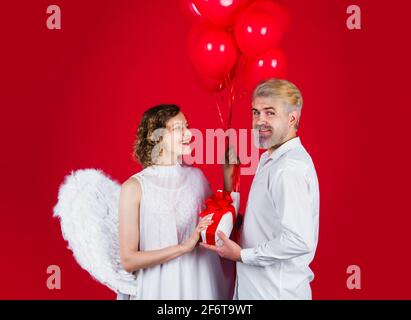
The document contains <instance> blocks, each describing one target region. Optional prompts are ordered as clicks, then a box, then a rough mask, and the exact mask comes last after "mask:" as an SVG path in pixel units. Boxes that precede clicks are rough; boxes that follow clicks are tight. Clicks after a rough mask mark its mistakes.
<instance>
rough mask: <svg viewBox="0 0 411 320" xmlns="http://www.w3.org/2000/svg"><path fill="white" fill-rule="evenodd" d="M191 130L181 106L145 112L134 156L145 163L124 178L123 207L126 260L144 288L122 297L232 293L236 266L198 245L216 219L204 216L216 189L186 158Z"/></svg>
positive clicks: (123, 255) (122, 242)
mask: <svg viewBox="0 0 411 320" xmlns="http://www.w3.org/2000/svg"><path fill="white" fill-rule="evenodd" d="M191 137H192V134H191V132H190V130H189V128H188V124H187V120H186V118H185V116H184V114H183V113H182V112H181V110H180V108H179V107H178V106H176V105H159V106H156V107H153V108H151V109H149V110H147V111H146V112H145V113H144V115H143V118H142V120H141V123H140V125H139V128H138V133H137V137H136V141H135V144H134V155H135V157H136V159H137V160H138V161H139V162H140V163H141V164H142V165H143V167H144V169H143V170H142V171H140V172H139V173H137V174H135V175H133V176H131V177H130V178H129V179H128V180H127V181H125V182H124V183H123V185H122V189H121V194H120V207H119V223H120V225H119V230H120V232H119V233H120V239H119V240H120V257H121V262H122V265H123V267H124V269H126V270H127V271H129V272H137V273H138V274H137V279H138V293H137V295H135V296H119V297H118V299H124V298H125V299H138V300H141V299H152V300H156V299H171V300H177V299H213V300H214V299H231V298H232V291H233V265H232V264H231V263H230V262H228V261H224V260H220V257H218V256H217V255H214V254H213V253H211V252H209V251H207V250H202V249H199V248H198V246H197V243H198V241H199V239H200V233H201V231H202V230H204V229H205V228H206V227H207V226H209V225H210V224H211V223H213V222H212V221H211V220H210V219H208V217H205V218H203V219H201V220H200V221H198V220H199V218H198V213H199V212H200V211H201V209H202V205H203V203H204V201H205V199H206V198H207V197H208V196H210V195H211V190H210V187H209V184H208V182H207V180H206V178H205V176H204V175H203V173H202V172H201V170H200V169H198V168H194V167H191V166H187V165H183V164H180V161H179V160H180V158H181V156H183V155H185V154H190V153H191V148H190V146H189V142H190V140H191Z"/></svg>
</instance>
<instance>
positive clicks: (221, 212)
mask: <svg viewBox="0 0 411 320" xmlns="http://www.w3.org/2000/svg"><path fill="white" fill-rule="evenodd" d="M205 204H206V209H205V210H204V211H203V212H201V213H200V217H201V218H203V217H205V216H207V215H211V220H213V221H214V223H213V224H211V225H209V226H208V227H207V229H205V230H203V231H201V239H202V241H203V242H204V243H207V244H211V245H217V246H221V245H223V242H222V240H221V239H220V237H219V236H218V235H217V232H218V231H222V232H223V233H224V234H225V235H226V236H227V237H230V235H231V232H232V230H233V228H234V225H235V221H236V218H237V214H238V210H239V208H240V193H239V192H228V191H222V190H218V191H217V193H216V194H215V195H213V196H212V197H210V198H208V199H207V200H206V203H205Z"/></svg>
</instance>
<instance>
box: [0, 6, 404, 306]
mask: <svg viewBox="0 0 411 320" xmlns="http://www.w3.org/2000/svg"><path fill="white" fill-rule="evenodd" d="M284 2H285V3H286V4H287V6H288V7H289V9H290V11H291V14H292V17H293V19H292V22H291V28H290V30H289V31H288V33H287V34H286V36H285V39H284V41H283V42H282V47H283V49H284V50H285V52H286V54H287V57H288V60H289V64H290V70H289V79H290V80H291V81H293V82H294V83H296V84H297V85H298V86H299V87H300V89H301V90H302V92H303V95H304V98H305V107H304V113H303V121H302V127H301V132H300V136H301V138H302V141H303V143H304V145H305V146H306V148H307V149H308V150H309V152H310V153H311V155H312V157H313V159H314V162H315V165H316V167H317V172H318V176H319V181H320V189H321V211H320V239H319V246H318V250H317V254H316V258H315V261H314V263H313V264H312V268H313V270H314V272H315V274H316V278H315V280H314V282H313V284H312V286H313V297H314V299H342V298H343V299H363V298H366V299H383V298H387V299H394V298H399V299H409V298H411V293H410V292H411V291H410V290H409V288H410V287H411V276H410V274H409V270H410V269H411V258H410V255H409V243H410V240H409V226H410V223H411V218H410V212H409V205H408V200H409V195H408V193H409V187H408V181H410V178H411V176H410V171H409V163H410V160H411V157H410V153H409V141H408V122H409V117H410V115H411V111H410V108H409V107H410V102H409V89H408V86H409V79H408V75H409V71H410V68H409V67H410V64H409V62H408V60H409V57H410V56H411V55H410V50H409V48H406V47H405V42H406V40H405V38H406V35H407V32H409V27H408V29H407V28H406V22H407V19H409V18H408V14H407V12H409V9H410V8H409V5H407V4H406V3H407V2H406V1H400V0H393V1H390V2H389V4H387V3H386V2H385V1H371V0H369V1H367V0H358V1H356V4H357V5H360V7H361V9H362V23H363V29H362V30H359V31H349V30H348V29H347V27H346V18H347V14H346V8H347V6H348V5H350V4H352V3H351V1H345V0H338V1H337V0H313V1H305V0H288V1H284ZM50 4H57V5H59V6H60V7H61V9H62V29H61V30H58V31H56V30H54V31H51V30H48V29H47V28H46V24H45V22H46V17H47V16H46V8H47V6H48V5H50ZM0 7H1V9H0V32H1V53H0V58H1V59H0V66H1V71H0V72H1V78H0V81H1V83H0V92H1V100H0V105H1V120H0V121H1V126H0V137H1V149H2V156H1V158H0V164H1V165H0V168H1V171H2V174H1V180H2V183H1V190H0V195H1V202H0V208H1V209H0V214H1V224H0V246H1V260H0V298H2V299H29V298H34V299H114V297H115V294H114V293H113V292H111V291H110V290H109V289H107V288H105V287H104V286H102V285H100V284H99V283H97V282H95V281H94V280H92V279H91V277H90V276H89V275H88V273H87V272H85V271H83V270H82V269H81V268H80V267H79V266H78V265H77V264H76V262H75V261H74V259H73V257H72V254H71V252H69V251H68V250H67V249H66V246H67V244H66V243H65V242H64V241H63V239H62V236H61V231H60V226H59V223H58V221H57V220H55V219H53V218H52V209H53V206H54V205H55V203H56V200H57V192H58V187H59V185H60V183H61V182H62V180H63V177H64V176H65V175H66V174H68V173H69V172H70V171H71V170H74V169H80V168H100V169H102V170H104V171H105V172H107V173H108V174H109V175H111V176H112V177H113V178H115V179H117V180H118V181H120V182H122V181H124V180H125V179H126V178H128V177H129V176H130V175H132V174H134V173H136V172H137V171H139V170H140V166H139V165H137V164H136V163H134V162H133V160H132V158H131V146H132V143H133V140H134V134H135V131H136V128H137V124H138V122H139V120H140V117H141V115H142V112H143V111H144V110H145V109H147V108H148V107H150V106H153V105H155V104H158V103H177V104H179V105H181V107H182V108H183V111H184V112H185V114H186V116H187V117H188V119H189V121H190V125H191V127H194V128H199V129H201V130H205V129H206V128H217V127H219V122H218V117H217V113H216V112H215V100H214V99H213V98H212V97H211V96H210V95H209V94H208V93H206V92H205V91H204V90H202V89H201V88H200V87H199V86H198V85H197V82H196V80H195V77H194V75H193V73H192V70H191V66H190V63H189V61H188V56H187V50H186V41H187V39H186V37H187V34H188V31H189V27H190V22H189V21H187V20H186V19H185V17H184V16H183V14H182V13H181V11H180V8H179V6H178V1H177V0H173V1H170V0H150V1H131V0H130V1H125V0H121V1H120V0H118V1H94V0H88V1H79V0H70V1H66V0H65V1H63V0H60V1H55V2H53V3H50V2H49V1H43V0H37V1H29V0H26V1H18V2H15V1H3V2H2V3H1V5H0ZM249 106H250V101H248V100H247V101H243V102H242V103H241V104H240V105H239V106H238V108H237V113H236V114H235V116H234V126H235V127H236V128H250V126H251V114H250V111H249ZM201 167H202V169H203V170H204V172H205V174H206V176H207V177H208V178H209V180H210V181H211V184H212V185H213V186H215V187H216V188H217V187H218V186H220V185H221V177H220V171H221V169H220V168H219V166H218V165H210V166H201ZM251 179H252V177H243V179H242V186H241V192H242V194H243V199H246V196H247V194H248V190H249V187H250V183H251ZM243 205H244V203H243ZM52 264H55V265H59V266H60V267H61V271H62V283H61V285H62V289H61V290H53V291H51V290H48V289H47V287H46V279H47V276H48V275H47V273H46V269H47V267H48V266H49V265H52ZM353 264H355V265H358V266H359V267H360V268H361V271H362V274H361V275H362V289H361V290H352V291H351V290H348V289H347V286H346V279H347V277H348V275H347V273H346V268H347V267H348V266H349V265H353Z"/></svg>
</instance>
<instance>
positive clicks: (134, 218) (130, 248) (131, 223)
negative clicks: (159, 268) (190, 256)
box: [119, 178, 209, 272]
mask: <svg viewBox="0 0 411 320" xmlns="http://www.w3.org/2000/svg"><path fill="white" fill-rule="evenodd" d="M141 195H142V190H141V185H140V182H139V181H138V180H137V179H135V178H129V179H128V180H127V181H126V182H124V183H123V185H122V187H121V193H120V205H119V237H120V238H119V241H120V258H121V263H122V266H123V268H124V269H125V270H126V271H128V272H134V271H136V270H138V269H144V268H149V267H152V266H155V265H159V264H163V263H166V262H167V261H170V260H172V259H175V258H177V257H179V256H181V255H183V254H185V253H188V252H190V251H191V250H193V249H194V247H195V246H196V244H197V242H198V240H199V237H200V232H201V230H202V229H203V228H204V227H205V226H207V225H209V222H208V221H204V220H202V221H201V222H200V223H199V225H198V226H197V228H196V230H195V232H194V233H193V235H192V236H191V237H190V238H189V239H188V240H187V241H186V242H184V243H182V244H178V245H174V246H170V247H167V248H164V249H159V250H153V251H140V250H139V239H140V227H139V225H140V221H139V220H140V219H139V218H140V201H141Z"/></svg>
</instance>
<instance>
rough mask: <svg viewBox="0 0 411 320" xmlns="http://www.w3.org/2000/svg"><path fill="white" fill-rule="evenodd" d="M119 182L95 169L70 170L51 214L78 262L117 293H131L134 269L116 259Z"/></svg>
mask: <svg viewBox="0 0 411 320" xmlns="http://www.w3.org/2000/svg"><path fill="white" fill-rule="evenodd" d="M120 189H121V187H120V184H119V183H118V182H116V181H114V180H112V179H111V178H109V177H108V176H107V175H105V174H104V172H102V171H100V170H96V169H83V170H77V171H73V172H72V173H71V174H70V175H67V176H66V178H65V181H64V182H63V183H62V185H61V186H60V190H59V194H58V202H57V204H56V206H55V207H54V215H53V216H54V217H58V218H59V219H60V223H61V230H62V233H63V237H64V239H65V240H67V242H68V248H69V249H70V250H71V251H72V252H73V255H74V258H75V259H76V261H77V262H78V263H79V265H80V266H81V267H82V268H83V269H85V270H87V271H88V272H89V273H90V274H91V276H92V277H93V278H94V279H96V280H97V281H99V282H101V283H102V284H104V285H106V286H107V287H109V288H110V289H112V290H113V291H115V292H117V293H124V294H130V295H135V294H136V291H137V272H136V273H129V272H127V271H125V270H124V269H123V267H122V266H121V263H120V255H119V240H118V205H119V197H120Z"/></svg>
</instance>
